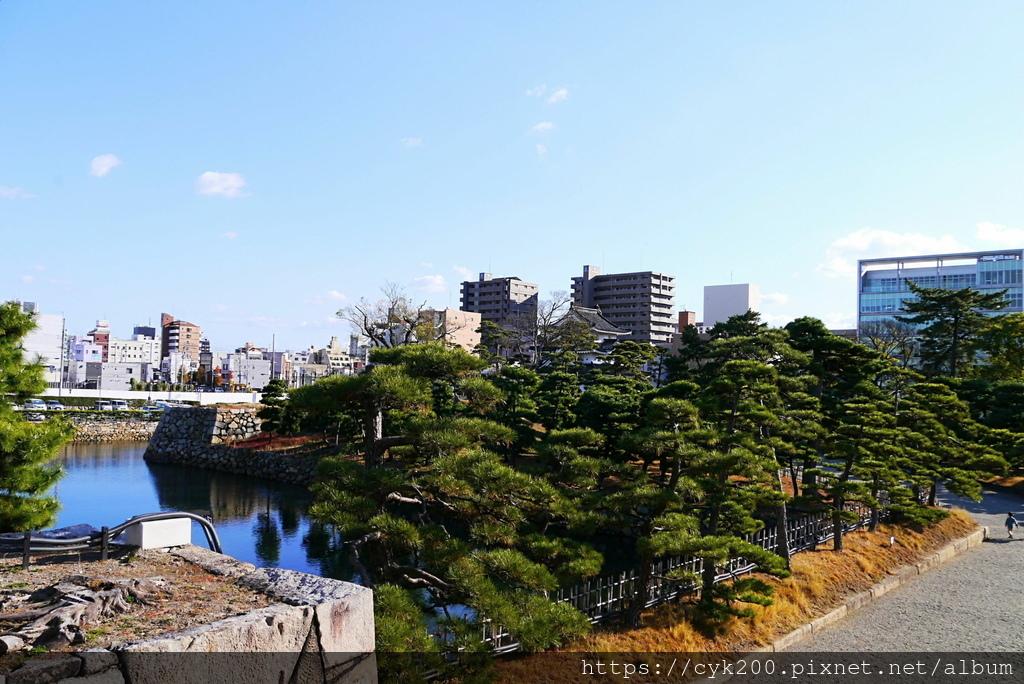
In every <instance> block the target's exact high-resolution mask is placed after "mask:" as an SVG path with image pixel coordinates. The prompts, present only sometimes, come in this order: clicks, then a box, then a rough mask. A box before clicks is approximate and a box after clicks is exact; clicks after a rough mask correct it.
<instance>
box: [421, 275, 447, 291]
mask: <svg viewBox="0 0 1024 684" xmlns="http://www.w3.org/2000/svg"><path fill="white" fill-rule="evenodd" d="M412 282H413V285H415V287H416V289H417V290H419V291H420V292H426V293H432V292H444V291H445V290H447V289H448V283H447V282H446V281H445V279H444V276H443V275H428V276H421V277H419V278H414V279H413V281H412Z"/></svg>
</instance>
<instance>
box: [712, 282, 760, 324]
mask: <svg viewBox="0 0 1024 684" xmlns="http://www.w3.org/2000/svg"><path fill="white" fill-rule="evenodd" d="M760 305H761V291H760V288H758V286H757V285H751V284H749V283H743V284H740V285H705V286H704V321H703V322H702V323H701V325H700V327H701V328H703V329H705V330H710V329H711V328H713V327H715V325H716V324H718V323H724V322H725V321H727V320H729V318H731V317H732V316H742V315H743V314H745V313H747V311H750V310H754V311H757V310H758V307H759V306H760Z"/></svg>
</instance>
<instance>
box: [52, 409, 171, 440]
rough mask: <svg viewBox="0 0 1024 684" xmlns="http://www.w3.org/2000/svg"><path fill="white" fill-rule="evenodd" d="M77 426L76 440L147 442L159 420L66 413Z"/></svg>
mask: <svg viewBox="0 0 1024 684" xmlns="http://www.w3.org/2000/svg"><path fill="white" fill-rule="evenodd" d="M66 415H67V416H68V417H69V418H70V419H71V422H72V423H74V424H75V427H76V428H77V430H76V432H75V438H74V441H76V442H114V441H124V442H145V441H146V440H148V439H150V438H151V437H152V436H153V433H154V432H155V431H156V426H157V421H156V420H150V419H146V418H125V417H120V416H116V417H110V418H106V417H104V418H97V417H95V415H94V414H93V415H87V416H76V415H74V414H73V413H72V412H70V411H69V412H68V413H67V414H66Z"/></svg>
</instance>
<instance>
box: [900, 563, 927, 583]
mask: <svg viewBox="0 0 1024 684" xmlns="http://www.w3.org/2000/svg"><path fill="white" fill-rule="evenodd" d="M920 574H921V571H920V570H918V568H917V566H916V565H908V566H906V567H905V568H900V569H899V570H897V571H896V576H897V577H899V578H900V580H901V581H902V580H905V579H908V578H910V577H917V576H918V575H920Z"/></svg>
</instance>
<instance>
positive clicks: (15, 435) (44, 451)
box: [0, 302, 73, 532]
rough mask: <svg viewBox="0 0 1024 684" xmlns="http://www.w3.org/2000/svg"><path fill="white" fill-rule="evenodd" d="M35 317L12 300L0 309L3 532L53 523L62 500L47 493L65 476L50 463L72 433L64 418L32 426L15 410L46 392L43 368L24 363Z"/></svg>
mask: <svg viewBox="0 0 1024 684" xmlns="http://www.w3.org/2000/svg"><path fill="white" fill-rule="evenodd" d="M34 327H35V323H34V321H33V320H32V316H31V315H30V314H27V313H23V312H22V310H21V307H20V306H18V304H16V303H13V302H8V303H6V304H2V305H0V531H3V532H12V531H21V530H37V529H41V528H44V527H47V526H49V525H51V524H52V523H53V520H54V517H55V516H56V514H57V510H58V509H59V507H60V502H59V501H57V499H56V498H54V497H52V496H46V492H47V491H48V490H49V489H50V487H52V486H53V485H54V484H56V482H57V480H59V479H60V478H61V476H62V475H63V472H62V471H61V468H60V466H58V465H53V464H52V463H51V462H52V461H53V459H54V457H56V455H57V452H58V450H59V449H60V447H61V446H62V445H63V444H64V443H65V442H67V441H68V440H69V439H70V438H71V435H72V432H73V428H72V427H71V425H70V424H69V423H67V422H66V421H64V420H60V419H56V418H50V419H48V420H46V421H44V422H41V423H30V422H29V421H28V420H27V419H26V418H25V416H24V415H23V414H20V413H18V412H16V411H14V408H13V406H12V405H11V404H10V403H9V402H11V401H15V402H20V401H23V400H25V399H27V398H28V397H31V396H34V395H37V394H39V393H40V392H42V391H43V389H44V388H45V386H46V383H45V382H44V381H43V370H42V366H40V365H39V364H38V363H26V361H25V353H24V349H23V347H22V340H23V339H24V337H25V335H27V334H28V333H29V332H30V331H31V330H32V329H33V328H34Z"/></svg>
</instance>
